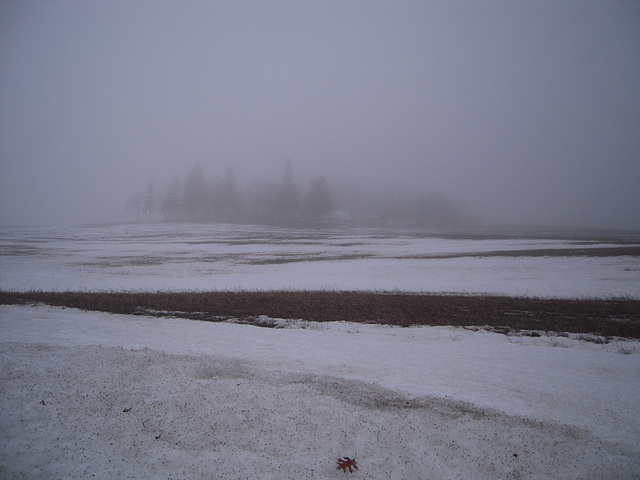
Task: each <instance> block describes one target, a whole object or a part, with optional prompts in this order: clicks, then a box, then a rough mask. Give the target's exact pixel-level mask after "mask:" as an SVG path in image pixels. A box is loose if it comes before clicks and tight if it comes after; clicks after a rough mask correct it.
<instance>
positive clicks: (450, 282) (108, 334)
mask: <svg viewBox="0 0 640 480" xmlns="http://www.w3.org/2000/svg"><path fill="white" fill-rule="evenodd" d="M615 245H616V244H611V246H615ZM598 246H600V247H601V246H602V244H598V245H595V244H591V243H588V244H580V248H597V247H598ZM570 248H576V244H574V243H573V242H570V241H566V240H563V241H560V240H470V239H468V240H444V239H437V238H428V237H419V236H415V235H403V236H400V235H384V234H380V233H375V232H364V231H363V232H350V233H345V232H322V231H317V232H309V231H307V232H305V231H287V230H281V229H269V230H260V229H257V228H254V227H235V226H188V225H180V226H176V227H175V228H169V227H167V226H162V225H146V226H145V225H143V226H135V225H134V226H131V225H127V226H122V225H121V226H113V227H91V228H83V229H81V228H75V229H67V230H62V229H60V230H51V229H2V230H0V253H2V255H0V288H3V289H31V288H35V289H56V290H67V289H86V290H98V289H100V290H102V289H115V290H121V289H143V290H156V289H161V288H162V289H172V290H183V289H185V290H186V289H199V290H207V289H213V288H216V289H236V288H241V289H254V288H259V289H265V290H268V289H275V288H284V287H286V288H296V289H298V288H337V289H343V288H355V289H377V290H390V289H401V290H411V291H447V292H449V291H460V292H491V293H503V294H508V295H513V294H529V295H541V296H608V295H632V296H636V297H637V296H638V292H640V262H639V260H638V257H634V256H606V257H595V256H571V257H562V256H557V252H555V254H554V256H549V257H538V256H531V257H528V256H517V257H510V256H485V257H483V256H474V255H473V253H474V252H475V253H478V252H496V251H507V250H512V251H520V250H527V249H531V250H540V249H550V250H552V251H556V250H559V249H570ZM467 254H470V255H469V256H461V255H467ZM283 323H284V324H285V325H286V326H287V327H288V328H282V329H266V328H259V327H254V326H249V325H236V324H228V323H224V324H214V323H205V322H197V321H190V320H182V319H174V318H151V317H141V316H123V315H112V314H106V313H95V312H83V311H78V310H73V309H61V308H54V307H48V306H0V365H1V367H0V376H1V381H0V402H1V404H2V410H1V412H2V413H1V415H0V477H2V478H28V479H36V478H42V479H45V478H47V479H48V478H54V479H55V478H64V479H67V478H78V479H79V478H83V479H84V478H103V479H111V478H174V479H177V478H189V479H212V478H232V479H235V478H252V479H253V478H263V479H289V478H290V479H301V478H318V479H324V478H343V477H344V476H345V474H344V473H343V472H342V471H341V470H337V469H336V460H337V459H338V458H339V457H343V456H349V457H354V456H356V459H357V462H358V466H359V470H358V471H357V472H355V473H353V474H349V473H347V474H346V475H347V477H349V476H350V475H353V478H368V479H372V478H394V479H463V478H464V479H501V478H567V479H569V478H571V479H578V478H580V479H613V478H624V479H627V478H638V477H639V476H640V414H639V413H638V412H640V344H639V342H636V341H625V340H619V341H614V342H611V343H609V344H605V345H597V344H595V343H591V342H584V341H581V340H580V339H579V338H573V339H572V338H564V337H539V338H531V337H506V336H504V335H499V334H495V333H489V332H484V331H470V330H466V329H461V328H458V329H453V328H447V327H421V328H398V327H396V328H392V327H385V326H377V325H355V324H345V323H338V322H335V323H328V324H312V323H308V322H301V321H298V322H296V321H288V322H283Z"/></svg>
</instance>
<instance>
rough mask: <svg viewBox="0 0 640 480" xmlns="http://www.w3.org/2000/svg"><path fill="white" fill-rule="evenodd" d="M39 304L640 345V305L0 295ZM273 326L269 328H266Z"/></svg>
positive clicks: (425, 297) (460, 298)
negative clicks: (622, 340)
mask: <svg viewBox="0 0 640 480" xmlns="http://www.w3.org/2000/svg"><path fill="white" fill-rule="evenodd" d="M30 303H44V304H48V305H55V306H63V307H72V308H79V309H83V310H94V311H101V312H110V313H119V314H133V315H152V316H173V317H179V318H189V319H197V320H204V321H215V322H220V321H228V320H230V319H235V320H236V321H239V322H246V323H253V324H258V325H261V324H262V323H261V322H260V321H259V317H261V316H267V317H272V318H284V319H301V320H307V321H314V322H331V321H348V322H358V323H377V324H385V325H398V326H403V327H409V326H414V325H431V326H436V325H448V326H461V327H485V328H486V327H489V328H490V329H492V330H494V331H499V332H502V333H509V332H513V331H533V332H535V331H538V332H539V331H543V332H557V333H577V334H592V335H598V336H602V337H605V338H611V337H626V338H638V339H640V300H638V299H628V298H613V299H576V300H573V299H547V298H523V297H498V296H480V295H441V294H438V295H431V294H411V293H397V292H392V293H388V292H356V291H258V292H253V291H252V292H247V291H241V292H222V291H212V292H194V293H188V292H72V291H68V292H42V291H29V292H18V291H0V304H30ZM270 325H273V324H270Z"/></svg>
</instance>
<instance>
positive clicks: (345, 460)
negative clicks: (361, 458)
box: [337, 457, 358, 473]
mask: <svg viewBox="0 0 640 480" xmlns="http://www.w3.org/2000/svg"><path fill="white" fill-rule="evenodd" d="M347 468H348V469H349V473H353V469H354V468H355V469H356V470H358V464H357V463H356V459H355V458H354V459H353V460H352V459H350V458H349V457H342V458H339V459H338V468H337V470H340V469H342V471H343V472H344V473H347Z"/></svg>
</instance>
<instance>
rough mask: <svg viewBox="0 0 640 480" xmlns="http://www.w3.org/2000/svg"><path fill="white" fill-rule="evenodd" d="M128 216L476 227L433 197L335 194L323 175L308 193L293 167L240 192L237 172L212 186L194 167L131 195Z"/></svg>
mask: <svg viewBox="0 0 640 480" xmlns="http://www.w3.org/2000/svg"><path fill="white" fill-rule="evenodd" d="M126 210H127V212H128V213H129V214H130V215H131V216H132V217H135V219H136V221H141V220H149V221H151V220H153V219H158V218H160V217H161V218H162V219H163V220H164V221H167V222H178V221H184V222H247V223H269V224H291V223H295V222H313V223H319V222H329V223H330V222H336V221H339V222H349V223H353V224H359V225H370V226H407V227H411V226H415V227H432V228H442V227H458V226H464V225H468V224H470V223H477V222H478V221H479V219H478V218H477V217H476V216H471V215H467V214H465V213H464V208H463V205H462V203H461V202H459V201H457V200H455V199H451V198H447V197H444V196H441V195H436V194H433V193H430V194H428V193H422V192H419V193H411V192H406V191H404V190H400V189H398V190H393V189H387V190H383V191H381V190H379V189H373V190H369V191H361V190H360V189H359V188H357V187H354V186H347V185H341V186H339V187H338V188H333V189H332V188H330V186H329V182H328V181H327V178H326V177H325V176H323V175H321V176H318V177H315V178H313V179H312V180H311V182H310V184H309V185H308V186H306V188H301V187H300V185H299V184H298V182H297V180H296V177H295V174H294V171H293V167H292V164H291V162H290V161H286V162H285V164H284V168H283V170H282V174H281V176H280V178H279V179H277V180H264V179H260V180H255V181H253V182H252V183H250V184H248V185H247V186H246V187H245V188H241V187H240V186H239V185H238V182H237V180H236V175H235V172H234V170H233V169H232V168H227V170H226V171H225V173H224V175H223V176H222V178H219V179H216V180H209V179H207V178H206V177H205V175H204V172H203V169H202V166H201V165H199V164H197V165H194V166H193V167H192V168H191V170H190V171H189V172H188V174H187V175H186V177H185V178H184V180H183V181H182V182H180V181H178V180H175V181H174V182H173V183H171V184H168V185H164V186H162V187H158V186H157V185H155V184H154V183H149V184H148V185H147V188H146V190H144V191H139V192H136V193H133V194H131V195H130V196H129V197H128V198H127V201H126Z"/></svg>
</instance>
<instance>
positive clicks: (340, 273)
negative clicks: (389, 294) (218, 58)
mask: <svg viewBox="0 0 640 480" xmlns="http://www.w3.org/2000/svg"><path fill="white" fill-rule="evenodd" d="M636 240H637V241H639V242H640V238H637V239H636ZM636 245H637V244H636ZM623 246H624V245H620V244H619V243H594V242H586V241H570V240H545V239H522V238H519V239H498V240H496V239H471V238H467V239H443V238H437V237H430V236H426V235H417V234H415V233H414V232H400V233H391V232H389V231H373V230H302V229H297V230H296V229H284V228H266V227H257V226H239V225H193V224H177V225H167V224H142V225H135V224H133V225H131V224H124V225H112V226H103V227H84V228H81V227H76V228H68V229H62V228H60V229H51V228H48V229H36V228H33V229H28V228H17V229H10V228H0V288H1V289H18V290H29V289H38V290H92V291H94V290H140V289H143V290H239V289H240V290H274V289H296V290H303V289H331V290H334V289H335V290H386V291H390V290H402V291H412V292H459V293H469V292H474V293H491V294H501V295H521V296H552V297H584V296H588V297H603V296H607V297H608V296H633V297H637V296H638V294H639V292H640V256H637V255H636V256H622V255H621V256H558V253H559V252H562V251H563V250H564V251H569V250H572V249H576V248H580V249H585V250H594V251H595V249H598V248H602V247H611V248H614V247H623ZM541 250H548V251H549V256H539V255H532V256H526V255H523V254H522V252H526V251H531V252H536V251H538V252H539V251H541ZM509 252H519V253H518V256H509Z"/></svg>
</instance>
